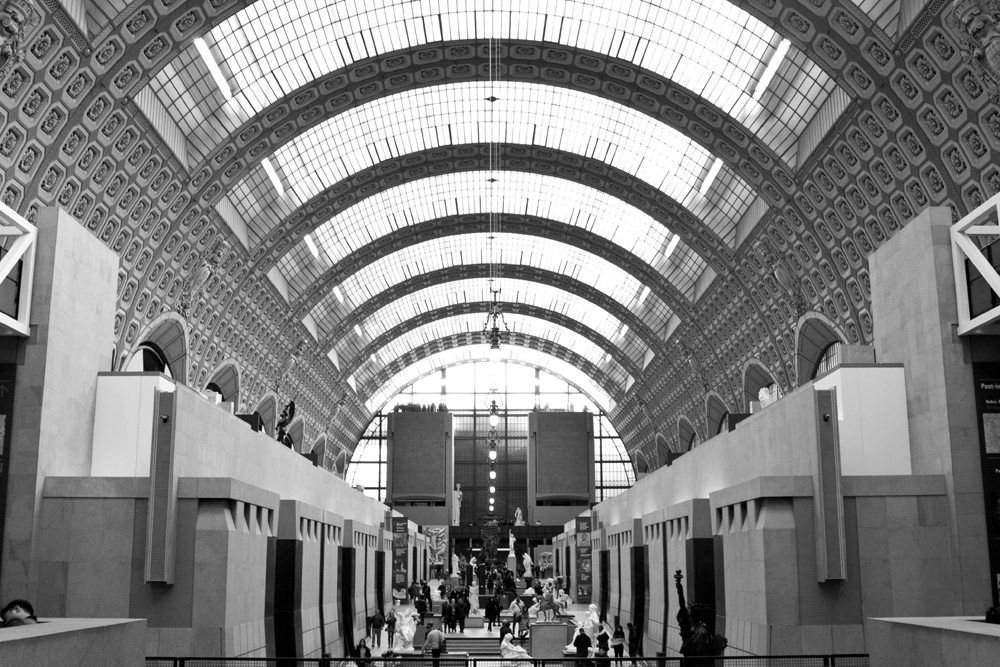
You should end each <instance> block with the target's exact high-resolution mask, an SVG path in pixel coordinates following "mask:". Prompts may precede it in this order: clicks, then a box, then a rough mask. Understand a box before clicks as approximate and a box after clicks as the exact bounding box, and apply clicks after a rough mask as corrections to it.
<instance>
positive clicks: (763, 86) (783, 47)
mask: <svg viewBox="0 0 1000 667" xmlns="http://www.w3.org/2000/svg"><path fill="white" fill-rule="evenodd" d="M789 46H790V44H789V42H788V40H787V39H783V40H781V42H780V43H779V44H778V48H777V49H775V51H774V55H773V56H771V60H769V61H768V63H767V69H765V70H764V75H763V76H762V77H760V81H758V82H757V87H756V88H754V91H753V101H754V102H759V101H760V98H761V97H763V95H764V91H765V90H767V87H768V86H769V85H771V79H773V78H774V75H775V74H777V73H778V67H780V66H781V61H782V60H784V59H785V54H786V53H788V47H789Z"/></svg>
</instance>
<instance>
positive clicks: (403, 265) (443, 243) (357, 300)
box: [311, 233, 673, 340]
mask: <svg viewBox="0 0 1000 667" xmlns="http://www.w3.org/2000/svg"><path fill="white" fill-rule="evenodd" d="M494 250H495V252H497V253H499V256H500V257H501V261H502V263H503V264H504V265H522V266H530V267H534V268H539V269H545V270H548V271H553V272H555V273H558V274H561V275H564V276H568V277H569V278H572V279H575V280H579V281H581V282H583V283H585V284H587V285H589V286H591V287H593V288H594V289H596V290H598V291H600V292H602V293H604V294H606V295H607V296H609V297H610V298H611V299H613V300H614V301H616V302H618V303H620V304H622V305H624V306H625V307H626V308H628V309H629V310H630V311H631V312H633V313H634V314H635V315H637V316H638V317H639V318H640V319H641V320H643V321H644V322H645V323H646V324H647V325H649V326H650V327H655V326H656V325H657V323H662V322H666V321H667V319H668V318H669V317H670V315H671V314H672V312H673V311H672V310H671V309H670V308H669V307H668V306H667V305H666V304H665V303H664V302H663V301H662V300H661V299H660V298H659V297H658V296H657V295H656V294H655V293H651V294H649V295H648V296H646V298H645V299H643V298H641V296H642V293H643V292H644V290H643V285H642V284H641V283H640V282H639V281H638V280H637V279H636V278H635V277H633V276H632V275H631V274H629V273H626V272H625V270H624V269H622V268H620V267H617V266H615V265H614V264H611V263H610V262H608V261H607V260H605V259H602V258H599V257H597V256H595V255H591V254H589V253H586V252H584V251H583V250H580V249H579V248H575V247H573V246H571V245H568V244H565V243H560V242H558V241H552V240H550V239H546V238H540V237H529V236H523V235H520V234H508V233H504V234H502V235H501V236H500V237H499V238H497V239H496V241H495V242H494ZM489 261H490V252H489V244H488V239H487V234H486V233H481V234H462V235H460V236H448V237H445V238H438V239H433V240H431V241H426V242H423V243H420V244H417V245H415V246H410V247H408V248H404V249H403V250H399V251H397V252H394V253H392V254H390V255H387V256H385V257H383V258H382V259H379V260H377V261H375V262H372V263H371V264H368V265H367V266H365V267H364V268H363V269H361V270H360V271H358V272H357V273H354V274H352V275H351V276H350V277H349V278H348V279H347V280H345V281H344V282H343V283H342V284H340V285H339V286H337V287H338V289H337V290H335V291H334V290H332V289H331V291H330V292H329V293H327V294H326V296H324V297H323V298H322V300H321V301H320V302H319V303H318V304H316V306H315V307H314V308H313V309H312V311H311V315H312V317H313V319H314V320H315V321H316V324H317V325H318V328H319V331H320V335H319V339H320V340H324V339H325V338H327V336H328V335H329V334H330V332H331V330H332V329H333V328H334V327H335V326H336V325H337V324H338V323H339V322H340V321H341V320H343V319H344V318H345V317H347V316H348V315H349V314H350V313H351V312H352V311H354V310H355V309H356V308H358V307H359V306H360V305H362V304H363V303H364V302H366V301H368V300H369V299H371V298H373V297H374V296H376V295H377V294H379V293H381V292H383V291H385V290H388V289H390V288H391V287H393V286H394V285H397V284H398V283H401V282H403V281H404V280H406V279H408V278H411V277H413V276H417V275H420V274H424V273H428V272H430V271H435V270H438V269H443V268H446V267H450V266H461V265H466V266H468V265H475V264H488V263H489ZM483 282H485V280H484V281H483ZM537 289H538V290H539V291H541V292H542V293H545V290H546V289H547V287H546V286H545V285H542V284H538V288H537ZM341 299H343V301H341ZM484 315H485V313H484Z"/></svg>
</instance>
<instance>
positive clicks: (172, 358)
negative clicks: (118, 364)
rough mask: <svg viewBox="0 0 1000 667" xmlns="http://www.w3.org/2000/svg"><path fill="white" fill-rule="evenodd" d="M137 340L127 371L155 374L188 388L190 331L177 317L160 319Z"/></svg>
mask: <svg viewBox="0 0 1000 667" xmlns="http://www.w3.org/2000/svg"><path fill="white" fill-rule="evenodd" d="M138 340H139V341H140V343H139V344H138V345H136V347H135V350H134V351H133V352H132V355H131V356H130V357H129V359H128V361H127V362H126V363H125V370H126V371H142V370H156V371H159V372H163V373H166V374H167V375H169V376H170V377H172V378H174V379H175V380H177V381H178V382H181V383H183V384H187V350H188V340H187V329H186V327H185V326H184V320H183V319H181V317H180V316H179V315H178V314H177V313H164V314H163V315H160V316H159V317H158V318H156V319H155V320H154V321H153V323H152V324H150V325H149V328H148V329H147V330H146V332H145V333H144V335H142V336H140V337H139V338H138ZM161 365H162V368H160V366H161ZM147 367H148V368H147Z"/></svg>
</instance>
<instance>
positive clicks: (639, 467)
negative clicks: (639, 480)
mask: <svg viewBox="0 0 1000 667" xmlns="http://www.w3.org/2000/svg"><path fill="white" fill-rule="evenodd" d="M635 471H636V473H638V474H640V475H645V474H646V473H648V472H649V461H647V460H646V457H645V456H643V454H642V452H636V453H635Z"/></svg>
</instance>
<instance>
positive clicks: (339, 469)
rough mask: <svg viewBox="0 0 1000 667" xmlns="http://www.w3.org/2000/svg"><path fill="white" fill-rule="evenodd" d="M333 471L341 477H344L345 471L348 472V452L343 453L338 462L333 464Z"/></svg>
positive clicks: (338, 457) (339, 455)
mask: <svg viewBox="0 0 1000 667" xmlns="http://www.w3.org/2000/svg"><path fill="white" fill-rule="evenodd" d="M333 470H334V472H336V473H337V475H339V476H340V477H343V476H344V471H345V470H347V452H341V453H340V454H338V455H337V458H336V460H334V462H333Z"/></svg>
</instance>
